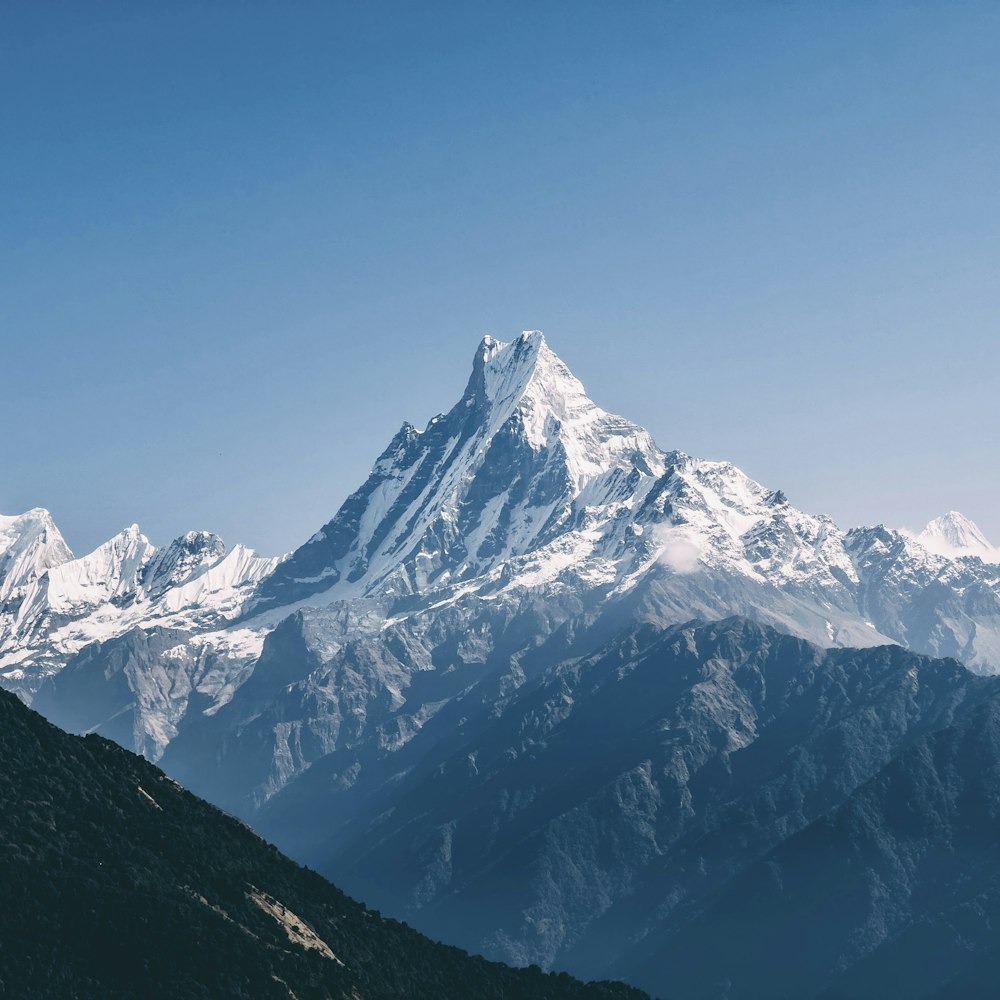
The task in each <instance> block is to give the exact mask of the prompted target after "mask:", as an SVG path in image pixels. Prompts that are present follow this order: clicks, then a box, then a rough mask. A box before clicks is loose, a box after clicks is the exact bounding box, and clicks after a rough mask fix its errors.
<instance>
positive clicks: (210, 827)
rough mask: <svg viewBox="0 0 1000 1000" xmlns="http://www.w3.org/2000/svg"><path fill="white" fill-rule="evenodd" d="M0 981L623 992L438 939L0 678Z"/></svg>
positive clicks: (296, 993) (119, 992) (85, 987)
mask: <svg viewBox="0 0 1000 1000" xmlns="http://www.w3.org/2000/svg"><path fill="white" fill-rule="evenodd" d="M0 800H2V802H3V808H2V809H0V851H2V852H3V856H4V862H3V865H2V866H0V893H2V897H3V905H2V906H0V993H2V994H3V995H4V996H12V997H13V996H20V997H29V996H30V997H38V998H46V997H53V998H55V997H59V998H62V997H68V996H73V997H79V998H98V997H99V998H102V1000H103V998H123V1000H124V998H134V1000H139V998H143V1000H146V998H151V997H164V998H166V997H170V998H171V1000H177V998H196V997H197V998H206V1000H207V998H210V997H211V998H213V1000H214V998H225V997H233V998H236V997H255V998H257V997H260V998H266V997H273V998H275V1000H289V998H293V997H298V998H301V1000H305V998H334V997H336V998H345V1000H346V998H351V1000H376V998H390V997H397V998H400V1000H404V998H405V1000H410V998H419V997H426V998H428V1000H431V998H433V1000H438V998H443V997H453V998H455V1000H460V998H461V1000H465V998H467V997H483V998H487V997H488V998H497V1000H500V998H503V997H525V998H538V1000H543V998H545V1000H556V998H567V1000H569V998H578V1000H586V998H593V1000H598V998H608V1000H611V998H614V997H620V998H622V1000H626V998H635V1000H641V995H640V994H639V992H638V991H637V990H633V989H630V988H628V987H624V986H618V985H615V984H603V985H601V984H593V985H589V986H588V985H584V984H582V983H580V982H577V981H575V980H572V979H570V977H569V976H566V975H545V974H543V973H542V972H541V971H540V970H538V969H534V970H530V969H529V970H513V969H509V968H506V967H504V966H501V965H497V964H493V963H490V962H486V961H484V960H482V959H478V958H474V957H472V956H469V955H467V954H465V953H463V952H461V951H459V950H458V949H456V948H450V947H446V946H444V945H439V944H435V943H433V942H431V941H429V940H428V939H426V938H424V937H421V936H420V935H419V934H417V933H416V932H415V931H412V930H410V929H409V928H407V927H406V926H405V925H401V924H398V923H395V922H394V921H391V920H387V919H385V918H383V917H381V916H380V915H379V914H378V913H377V912H374V911H372V910H368V909H366V908H365V907H364V906H362V905H361V904H359V903H356V902H354V901H353V900H351V899H349V898H348V897H347V896H345V895H344V894H343V893H341V892H340V891H339V890H337V889H336V888H334V887H333V886H332V885H330V884H329V883H327V882H325V881H324V880H323V879H322V878H320V877H319V876H318V875H316V874H315V873H313V872H310V871H308V870H306V869H303V868H300V867H299V866H298V865H296V864H294V863H293V862H291V861H289V860H288V859H287V858H285V857H283V856H282V855H281V854H279V853H278V852H277V851H276V850H275V849H274V848H273V847H271V846H270V845H268V844H267V843H265V842H264V841H263V840H261V839H260V838H259V837H257V836H256V835H255V834H254V833H252V832H251V831H250V830H249V829H248V828H247V827H245V826H243V825H242V824H241V823H239V822H238V821H236V820H234V819H232V818H231V817H228V816H225V815H223V814H222V813H220V812H219V811H218V810H216V809H214V808H213V807H211V806H209V805H208V804H207V803H205V802H202V801H200V800H199V799H196V798H195V797H194V796H192V795H190V794H189V793H187V792H185V791H183V790H182V789H181V788H180V787H179V786H177V785H176V784H175V783H174V782H173V781H171V780H170V779H168V778H167V777H166V776H165V775H164V774H163V773H162V772H161V771H159V770H158V769H157V768H155V767H153V766H152V765H151V764H149V763H147V762H146V761H144V760H142V759H141V758H139V757H135V756H133V755H132V754H130V753H128V752H127V751H125V750H122V749H121V748H119V747H118V746H116V745H114V744H111V743H108V742H106V741H105V740H103V739H101V738H99V737H87V738H85V739H81V738H79V737H73V736H68V735H67V734H65V733H63V732H61V731H60V730H58V729H56V728H55V727H53V726H51V725H50V724H49V723H47V722H45V721H44V720H43V719H42V718H41V716H39V715H37V714H36V713H34V712H32V711H31V710H30V709H27V708H25V707H24V705H22V704H21V703H20V702H19V701H18V700H17V699H16V698H15V697H14V696H13V695H11V694H8V693H7V692H0Z"/></svg>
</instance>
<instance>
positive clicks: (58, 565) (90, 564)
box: [0, 510, 278, 746]
mask: <svg viewBox="0 0 1000 1000" xmlns="http://www.w3.org/2000/svg"><path fill="white" fill-rule="evenodd" d="M277 563H278V560H277V559H267V558H262V557H260V556H257V555H256V554H255V553H253V552H252V551H250V550H249V549H247V548H245V547H244V546H242V545H238V546H236V547H235V548H234V549H232V550H231V551H229V552H227V551H226V547H225V545H224V543H223V541H222V539H221V538H219V537H218V536H217V535H212V534H209V533H208V532H195V531H192V532H188V533H187V534H186V535H183V536H181V537H180V538H178V539H176V540H175V541H173V542H171V543H170V544H169V545H167V546H165V547H163V548H162V549H158V548H156V547H155V546H153V545H151V544H150V542H149V540H148V539H147V538H146V537H145V535H143V534H142V532H141V531H140V530H139V527H138V525H135V524H133V525H132V526H131V527H129V528H126V529H125V530H124V531H122V532H121V533H120V534H118V535H116V536H115V537H114V538H112V539H110V540H109V541H107V542H105V543H104V544H103V545H101V546H99V547H98V548H97V549H95V550H94V551H93V552H91V553H89V554H88V555H85V556H82V557H80V558H74V557H73V554H72V553H71V552H70V550H69V548H68V547H67V546H66V544H65V542H64V541H63V540H62V537H61V536H60V535H59V532H58V530H57V529H56V527H55V525H54V524H53V523H52V519H51V517H50V516H49V514H48V512H47V511H43V510H36V511H30V512H29V513H28V514H25V515H22V516H21V517H20V518H4V519H3V520H2V521H0V594H2V595H3V597H2V602H0V682H2V683H3V685H4V686H5V687H7V688H9V689H12V690H15V691H17V692H18V693H19V694H20V695H21V696H22V697H24V698H26V699H29V700H30V698H31V697H32V696H33V695H34V694H35V692H36V691H37V690H38V688H39V686H40V685H41V684H42V683H43V682H44V680H45V679H46V678H47V677H49V676H51V675H52V674H54V673H57V672H58V671H59V670H61V669H62V667H63V666H64V665H65V664H66V663H67V662H68V661H69V660H70V659H71V658H72V657H73V655H74V654H76V653H77V652H79V651H80V650H82V649H85V648H86V647H88V646H90V645H91V644H92V643H98V642H101V641H104V640H108V639H111V638H114V637H117V636H121V635H123V634H126V633H128V632H130V631H131V630H133V629H135V628H136V627H138V626H142V627H164V628H171V629H175V630H178V629H180V630H184V631H185V632H186V633H188V634H191V633H195V632H197V633H200V635H199V639H198V640H197V642H195V643H194V646H195V647H196V648H197V649H201V650H204V649H205V648H206V647H213V648H215V649H216V650H217V651H218V653H219V655H223V656H228V657H229V658H230V659H232V661H233V672H234V673H235V674H238V673H239V672H240V670H241V669H242V668H243V667H245V666H246V665H247V663H249V662H251V661H252V659H254V658H255V657H256V655H257V654H258V653H259V651H260V643H261V641H262V639H263V636H262V634H260V633H259V632H258V633H257V634H256V635H251V634H250V633H249V632H248V631H247V630H245V629H243V630H226V625H227V624H228V623H229V622H230V621H232V620H233V619H235V618H236V617H237V616H238V615H239V613H240V611H241V609H242V606H243V604H244V603H245V602H246V600H247V599H248V598H249V597H250V596H251V595H252V592H253V588H254V587H255V586H256V585H257V584H258V583H259V581H260V580H262V579H263V578H265V577H266V576H267V575H268V574H269V573H270V572H271V571H272V570H273V569H274V567H275V566H276V565H277ZM136 745H137V746H138V744H136Z"/></svg>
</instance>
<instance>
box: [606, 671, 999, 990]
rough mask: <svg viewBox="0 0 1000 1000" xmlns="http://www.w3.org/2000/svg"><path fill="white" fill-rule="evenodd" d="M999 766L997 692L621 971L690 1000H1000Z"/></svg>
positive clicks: (901, 757) (653, 941) (640, 950)
mask: <svg viewBox="0 0 1000 1000" xmlns="http://www.w3.org/2000/svg"><path fill="white" fill-rule="evenodd" d="M998 764H1000V701H998V698H997V695H996V692H995V691H992V692H991V696H990V697H988V698H986V699H985V700H984V701H982V702H980V703H978V704H976V705H975V707H974V708H973V709H972V710H971V711H967V712H963V713H961V714H960V715H959V717H958V718H957V719H956V721H955V722H954V723H953V724H952V725H950V726H948V727H946V728H944V729H942V730H939V731H936V732H933V733H929V734H926V735H924V736H922V737H921V738H920V739H918V740H917V741H916V742H914V743H913V744H911V745H910V746H908V747H906V748H905V749H904V750H903V751H902V752H900V753H899V754H898V755H897V756H895V757H894V758H893V760H892V761H890V763H889V764H887V765H886V766H885V767H884V768H882V769H880V770H879V771H878V773H877V774H875V775H874V776H873V777H872V778H871V779H870V780H869V781H867V782H865V783H864V784H863V785H862V786H861V787H859V788H858V789H857V790H856V791H855V792H853V793H852V794H851V795H850V796H849V797H848V799H847V801H846V802H845V803H843V804H842V805H841V806H840V807H838V808H837V809H835V810H832V811H831V812H829V813H827V814H826V815H824V816H822V817H821V818H819V819H818V820H816V821H815V822H813V823H811V824H810V825H809V826H808V827H806V828H805V829H804V830H802V831H800V832H799V833H797V834H796V835H794V836H792V837H790V838H789V839H788V840H786V841H784V842H783V843H781V844H780V845H779V846H777V847H776V848H775V849H774V850H772V851H771V852H769V853H768V854H767V855H766V856H764V857H763V858H761V859H760V860H759V861H758V862H757V863H755V864H754V865H752V866H750V867H749V868H748V869H746V870H745V871H744V872H742V873H740V874H739V875H738V876H736V877H734V878H732V879H731V880H729V882H728V883H727V884H726V885H724V886H723V887H722V888H721V889H720V890H719V891H718V892H717V893H715V894H714V895H713V896H712V897H711V898H710V899H709V900H707V901H706V903H705V905H704V906H703V907H702V908H700V910H699V912H697V913H695V914H693V915H692V917H691V919H690V921H689V922H688V923H687V924H686V925H685V926H683V927H681V928H678V929H677V930H676V931H675V932H674V933H671V934H663V933H662V932H661V933H660V934H658V935H656V936H654V937H652V938H650V939H649V940H647V941H643V942H641V943H640V944H639V945H637V947H636V948H635V949H634V951H633V953H631V954H629V955H627V956H626V957H625V958H624V960H623V961H622V962H621V963H619V968H620V969H621V970H623V971H624V970H626V969H627V974H628V975H629V977H630V978H631V979H632V980H633V981H636V982H647V983H651V982H657V981H663V979H664V970H665V969H669V970H670V982H671V990H672V992H671V994H670V995H671V996H674V997H678V998H684V997H727V998H729V997H731V998H738V997H773V998H787V1000H793V998H795V1000H798V998H802V997H822V998H824V1000H881V998H883V997H889V996H892V997H909V998H913V1000H930V998H940V1000H944V998H951V1000H959V998H966V997H984V998H985V997H991V996H995V995H996V984H997V978H998V975H1000V946H998V943H997V937H996V923H997V919H998V918H1000V853H998V850H997V832H996V831H997V828H998V822H1000V767H998Z"/></svg>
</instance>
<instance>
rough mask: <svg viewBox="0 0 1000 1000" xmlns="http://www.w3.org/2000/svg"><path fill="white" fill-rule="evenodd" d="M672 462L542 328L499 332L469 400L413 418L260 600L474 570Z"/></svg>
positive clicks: (360, 590) (447, 579) (358, 591)
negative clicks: (610, 406) (513, 335)
mask: <svg viewBox="0 0 1000 1000" xmlns="http://www.w3.org/2000/svg"><path fill="white" fill-rule="evenodd" d="M664 467H665V465H664V456H663V454H662V453H661V452H660V450H659V449H658V448H657V447H656V445H655V444H654V442H653V440H652V438H651V437H650V435H649V434H648V433H647V432H646V431H645V430H643V429H642V428H641V427H638V426H637V425H635V424H632V423H630V422H629V421H627V420H625V419H624V418H622V417H618V416H614V415H613V414H609V413H607V412H605V411H604V410H602V409H601V408H600V407H598V406H597V405H596V404H595V403H593V402H592V401H591V400H590V399H589V398H588V397H587V395H586V392H585V391H584V389H583V386H582V385H581V384H580V381H579V380H578V379H577V378H576V377H575V376H574V375H573V374H572V373H571V372H570V371H569V369H568V368H567V367H566V365H565V364H563V362H562V361H561V360H560V359H559V358H558V357H557V356H556V355H555V353H553V351H552V350H551V349H550V348H549V346H548V345H547V344H546V343H545V339H544V337H543V336H542V334H541V333H539V332H537V331H530V332H526V333H523V334H522V335H521V336H520V337H518V338H517V339H516V340H515V341H513V342H512V343H509V344H507V343H503V342H501V341H497V340H494V339H493V338H492V337H486V338H484V340H483V341H482V342H481V343H480V345H479V347H478V349H477V350H476V354H475V356H474V359H473V366H472V375H471V377H470V378H469V382H468V385H467V386H466V389H465V392H464V394H463V395H462V398H461V399H460V400H459V402H458V403H457V404H456V406H455V407H453V408H452V410H451V411H450V412H448V413H447V414H443V415H441V416H437V417H435V418H434V419H433V420H431V421H430V423H429V424H428V425H427V427H426V428H425V429H424V430H423V431H418V430H417V429H416V428H415V427H413V426H412V425H411V424H409V423H405V424H403V426H402V428H401V429H400V430H399V432H398V433H397V434H396V436H395V437H394V438H393V440H392V441H391V442H390V444H389V447H388V448H387V449H386V450H385V451H384V452H383V454H382V455H381V456H380V458H379V460H378V461H377V462H376V464H375V467H374V468H373V470H372V473H371V475H370V476H369V478H368V481H367V482H366V483H365V484H364V485H363V486H362V487H361V489H359V490H358V491H357V492H356V493H354V494H353V495H352V496H351V497H349V498H348V500H347V501H346V502H345V504H344V505H343V507H342V508H341V509H340V511H338V513H337V515H336V517H334V519H333V520H332V521H331V522H330V523H329V524H327V525H326V526H325V527H324V528H323V529H322V530H321V531H320V532H318V533H317V534H316V535H314V536H313V538H311V539H310V540H309V541H308V542H307V543H306V544H305V545H304V546H302V547H301V548H300V549H299V550H297V551H296V552H295V553H293V554H292V556H291V558H290V559H289V560H288V561H287V562H286V563H283V564H282V565H281V566H280V567H279V568H278V570H277V571H276V572H275V574H274V576H273V577H272V578H271V579H269V580H268V581H266V583H265V584H264V586H263V587H262V588H261V593H260V599H259V602H258V605H257V607H258V608H266V607H271V606H275V605H280V604H285V605H287V604H291V603H294V602H296V601H300V600H306V599H309V598H311V597H312V596H313V595H317V594H323V595H324V599H326V600H329V601H332V600H337V599H341V598H349V597H356V596H361V595H373V594H376V593H384V594H388V595H395V596H401V595H405V594H412V593H417V592H421V593H426V592H427V591H429V590H433V589H436V588H440V587H442V586H448V585H451V584H454V583H456V582H459V581H461V580H466V579H471V578H473V577H475V576H478V575H481V574H482V573H484V572H487V571H489V570H490V569H491V568H492V567H494V566H497V565H499V564H500V563H502V562H503V561H504V560H506V559H509V558H511V557H514V556H518V555H522V554H524V553H525V552H529V551H531V550H532V549H534V548H536V547H538V546H539V545H541V544H544V543H545V541H546V540H548V539H550V538H552V537H554V536H555V535H556V534H558V533H559V532H560V531H561V530H565V529H566V527H567V526H569V525H570V524H571V523H573V521H574V520H575V519H576V518H577V517H578V516H580V515H581V514H582V512H583V511H584V510H585V509H586V508H587V507H591V506H594V505H604V504H607V503H608V502H609V499H611V498H612V497H617V496H620V495H621V494H622V492H623V484H624V483H625V481H628V484H629V485H628V486H627V488H625V493H627V494H629V495H631V494H633V493H634V492H635V490H636V487H637V484H638V483H639V481H640V480H644V481H648V482H649V483H651V482H652V481H653V480H655V478H656V477H658V476H660V475H661V474H662V473H663V470H664Z"/></svg>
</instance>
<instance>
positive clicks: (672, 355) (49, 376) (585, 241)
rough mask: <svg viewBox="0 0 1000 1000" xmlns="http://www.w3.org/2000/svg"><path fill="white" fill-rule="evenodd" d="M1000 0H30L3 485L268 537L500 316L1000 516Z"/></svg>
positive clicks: (282, 540)
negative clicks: (190, 0) (321, 0)
mask: <svg viewBox="0 0 1000 1000" xmlns="http://www.w3.org/2000/svg"><path fill="white" fill-rule="evenodd" d="M998 51H1000V5H997V4H994V3H982V4H975V3H943V2H942V3H931V2H928V3H923V4H918V3H850V2H836V3H834V2H830V3H809V4H786V3H753V2H733V3H711V2H708V3H695V2H691V3H643V2H638V0H632V2H629V3H626V4H621V3H611V2H608V3H588V2H585V0H573V2H566V3H562V2H556V0H546V2H544V3H503V2H494V3H488V4H487V3H475V2H463V3H449V4H444V3H441V4H433V3H419V4H418V3H379V2H374V3H365V4H356V3H326V4H311V3H306V2H297V3H294V4H287V3H277V2H275V3H271V4H253V3H239V4H235V3H234V4H226V3H208V4H204V3H198V4H185V3H182V2H172V3H170V4H153V3H137V2H129V3H122V4H115V3H110V2H108V3H100V4H77V3H74V4H66V5H59V4H57V3H45V4H37V3H27V2H19V0H12V2H8V3H6V4H5V5H3V8H2V11H0V87H2V92H3V94H4V100H3V102H2V105H0V129H2V131H0V212H2V214H0V218H2V227H0V233H2V238H0V331H2V332H0V337H2V343H0V380H2V390H3V391H2V394H0V407H2V411H0V412H2V419H3V428H4V431H3V434H2V435H0V510H2V511H3V512H5V513H12V512H17V511H20V510H23V509H26V508H28V507H32V506H45V507H48V508H49V509H50V510H52V512H53V514H54V515H55V517H56V520H57V521H58V523H59V524H60V525H61V526H62V528H63V530H64V534H65V535H66V537H67V540H68V541H69V543H70V544H71V546H72V547H73V548H74V549H75V550H76V551H79V552H83V551H85V550H87V549H88V548H90V547H93V546H94V545H96V544H98V543H99V542H100V541H102V540H103V539H104V538H106V537H108V536H110V535H111V534H113V533H114V532H115V531H117V530H119V529H120V528H121V527H123V526H124V525H126V524H128V523H131V522H132V521H138V522H139V523H140V524H141V525H142V526H143V528H144V529H145V530H146V532H147V534H148V535H149V536H150V537H151V538H152V539H153V541H155V542H158V543H162V542H165V541H168V540H169V539H170V538H171V537H173V536H175V535H177V534H179V533H181V532H182V531H184V530H187V529H189V528H208V529H211V530H215V531H218V532H219V533H221V534H222V535H223V536H224V537H225V538H226V539H227V541H229V542H235V541H245V542H247V543H249V544H252V545H254V546H255V547H257V548H259V549H260V550H262V551H264V552H268V553H273V552H278V551H282V550H285V549H288V548H291V547H293V546H294V545H296V544H298V543H299V542H300V541H302V540H304V539H305V538H306V537H307V536H308V535H309V534H311V533H312V532H313V531H314V530H315V529H316V528H317V527H318V526H319V525H320V524H321V523H323V522H324V521H326V520H327V519H328V518H329V517H330V516H331V515H332V514H333V512H334V511H335V510H336V508H337V506H338V505H339V504H340V502H341V501H342V499H343V498H344V497H345V496H346V495H347V493H348V492H350V491H351V490H352V489H353V488H354V487H355V486H356V485H358V483H359V482H361V480H362V479H363V478H364V476H365V475H366V473H367V471H368V469H369V467H370V465H371V464H372V462H373V461H374V459H375V457H376V456H377V455H378V453H379V452H380V451H381V450H382V448H383V447H384V445H385V444H386V442H387V441H388V439H389V437H390V436H391V435H392V433H393V432H394V431H395V430H396V429H397V427H398V426H399V424H400V423H401V422H402V421H403V420H404V419H409V420H411V421H413V422H414V423H417V424H423V423H424V422H425V421H426V420H427V419H429V418H430V417H431V416H432V415H434V414H435V413H436V412H438V411H440V410H444V409H447V408H448V407H450V405H451V404H452V403H453V402H454V401H455V400H456V399H457V398H458V395H459V394H460V392H461V390H462V388H463V386H464V383H465V380H466V377H467V374H468V369H469V365H470V363H471V358H472V354H473V351H474V349H475V346H476V344H477V343H478V341H479V339H480V338H481V336H482V335H483V334H484V333H486V332H490V333H492V334H494V335H495V336H497V337H499V338H501V339H509V338H510V337H512V336H514V335H516V334H517V333H518V332H519V331H520V330H522V329H529V328H540V329H543V330H544V331H545V332H546V336H547V338H548V340H549V343H550V344H551V345H552V347H553V348H554V349H555V350H556V351H557V352H558V353H559V354H561V355H562V357H563V358H564V360H566V362H567V363H568V364H569V365H570V367H571V368H573V370H574V371H575V372H576V373H577V374H578V375H579V376H580V378H581V379H582V380H583V381H584V383H585V384H586V385H587V387H588V389H589V390H590V394H591V395H592V397H593V398H594V399H595V400H596V401H597V402H598V403H600V404H601V405H603V406H604V407H605V408H607V409H611V410H614V411H617V412H621V413H624V414H626V415H627V416H629V417H630V418H632V419H634V420H637V421H639V422H640V423H643V424H645V425H646V426H647V427H649V429H650V430H651V431H652V432H653V434H654V436H655V438H656V439H657V441H658V442H659V444H660V445H661V446H662V447H665V448H680V449H682V450H685V451H688V452H691V453H692V454H696V455H701V456H704V457H711V458H727V459H730V460H732V461H734V462H736V463H737V464H738V465H740V466H741V467H743V468H744V469H745V470H746V471H747V472H749V473H750V474H751V475H753V476H754V477H755V478H757V479H759V480H761V481H762V482H764V483H766V484H767V485H769V486H772V487H775V488H779V487H780V488H782V489H784V490H785V492H786V493H787V494H788V496H789V498H790V499H791V500H792V501H793V502H794V503H796V504H797V505H798V506H800V507H803V508H805V509H807V510H811V511H824V512H826V513H829V514H831V515H832V516H834V517H835V518H836V519H837V520H838V521H839V522H840V523H841V524H843V525H844V526H850V525H853V524H858V523H874V522H877V521H883V522H885V523H888V524H894V525H909V526H918V525H920V524H922V523H924V522H925V521H926V520H928V519H929V518H930V517H932V516H935V515H937V514H939V513H942V512H943V511H945V510H947V509H949V508H957V509H959V510H962V511H963V512H964V513H966V514H967V515H969V516H970V517H972V518H973V519H974V520H976V521H978V522H979V523H980V525H981V526H982V527H983V528H984V530H985V531H986V532H987V534H988V535H990V536H991V537H992V538H993V540H994V541H997V542H1000V503H998V499H1000V462H998V461H997V453H998V432H997V428H998V426H1000V419H998V416H997V408H998V403H997V400H998V395H1000V393H998V390H1000V347H998V336H997V334H998V317H1000V308H998V307H1000V274H998V270H1000V267H998V265H1000V182H998V178H1000V59H998V58H997V53H998Z"/></svg>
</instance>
